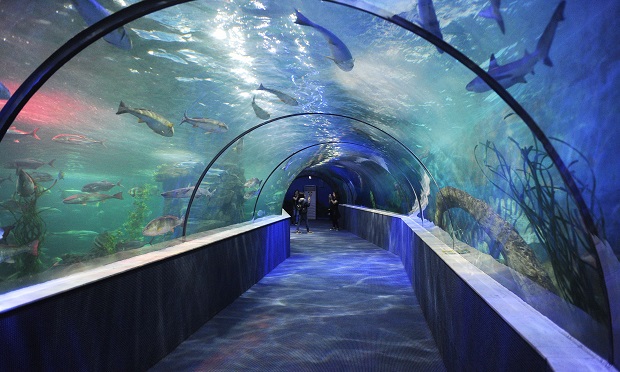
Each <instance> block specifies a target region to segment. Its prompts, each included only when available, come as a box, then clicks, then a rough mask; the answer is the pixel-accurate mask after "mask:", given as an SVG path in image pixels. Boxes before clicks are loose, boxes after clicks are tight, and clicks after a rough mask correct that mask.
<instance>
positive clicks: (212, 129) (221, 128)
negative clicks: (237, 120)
mask: <svg viewBox="0 0 620 372" xmlns="http://www.w3.org/2000/svg"><path fill="white" fill-rule="evenodd" d="M183 123H190V124H191V125H192V126H193V127H194V128H200V129H202V130H204V131H205V133H224V132H226V131H228V125H226V124H225V123H222V122H221V121H219V120H215V119H209V118H190V117H188V116H187V111H186V112H184V113H183V120H181V123H180V124H179V125H181V124H183Z"/></svg>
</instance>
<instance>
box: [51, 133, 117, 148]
mask: <svg viewBox="0 0 620 372" xmlns="http://www.w3.org/2000/svg"><path fill="white" fill-rule="evenodd" d="M52 141H54V142H59V143H66V144H68V145H92V144H93V143H100V144H102V145H103V147H106V145H105V143H103V141H99V140H96V139H92V138H89V137H86V136H83V135H81V134H59V135H56V136H54V137H52Z"/></svg>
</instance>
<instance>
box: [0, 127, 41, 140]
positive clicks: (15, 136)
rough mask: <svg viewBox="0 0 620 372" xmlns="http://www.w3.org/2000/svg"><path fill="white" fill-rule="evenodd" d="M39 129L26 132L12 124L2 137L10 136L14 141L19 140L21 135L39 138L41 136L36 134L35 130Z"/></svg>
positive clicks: (36, 130)
mask: <svg viewBox="0 0 620 372" xmlns="http://www.w3.org/2000/svg"><path fill="white" fill-rule="evenodd" d="M39 129H41V128H35V129H34V130H33V131H32V132H26V131H23V130H19V129H17V127H15V126H12V127H10V128H9V130H7V131H6V134H5V135H4V137H5V138H12V139H13V141H15V142H19V138H20V137H23V136H32V137H34V139H36V140H40V139H41V138H39V136H37V132H38V131H39Z"/></svg>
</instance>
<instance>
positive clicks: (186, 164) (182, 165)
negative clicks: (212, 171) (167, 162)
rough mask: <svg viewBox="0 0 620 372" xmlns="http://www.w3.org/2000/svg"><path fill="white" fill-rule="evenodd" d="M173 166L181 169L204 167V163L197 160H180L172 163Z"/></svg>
mask: <svg viewBox="0 0 620 372" xmlns="http://www.w3.org/2000/svg"><path fill="white" fill-rule="evenodd" d="M174 167H175V168H183V169H205V165H204V163H202V162H199V161H182V162H180V163H176V164H175V165H174Z"/></svg>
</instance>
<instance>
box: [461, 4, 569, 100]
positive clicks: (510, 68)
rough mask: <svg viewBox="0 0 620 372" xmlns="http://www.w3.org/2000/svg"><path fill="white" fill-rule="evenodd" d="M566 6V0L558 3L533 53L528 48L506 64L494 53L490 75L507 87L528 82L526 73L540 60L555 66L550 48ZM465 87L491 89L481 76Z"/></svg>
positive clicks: (473, 90)
mask: <svg viewBox="0 0 620 372" xmlns="http://www.w3.org/2000/svg"><path fill="white" fill-rule="evenodd" d="M565 6H566V1H561V2H560V3H559V4H558V6H557V7H556V9H555V11H554V12H553V16H552V17H551V19H550V20H549V23H548V24H547V27H545V30H544V31H543V33H542V35H541V36H540V39H539V40H538V44H537V45H536V50H535V51H534V52H533V53H531V54H530V53H528V52H527V50H526V51H525V54H524V55H523V57H522V58H520V59H518V60H516V61H513V62H510V63H507V64H505V65H500V64H498V63H497V60H496V59H495V55H494V54H492V55H491V59H490V61H489V69H488V73H489V75H491V76H492V77H493V78H494V79H495V80H497V82H498V83H500V84H501V85H502V86H503V87H504V88H506V89H507V88H510V87H511V86H513V85H515V84H517V83H526V82H527V81H526V80H525V75H527V74H529V73H530V72H531V73H534V66H535V65H536V63H538V61H540V60H542V61H543V63H544V64H545V65H547V66H550V67H551V66H553V63H552V62H551V59H549V50H550V49H551V43H552V41H553V37H554V36H555V31H556V29H557V27H558V24H559V23H560V21H563V20H564V7H565ZM465 88H466V89H467V90H468V91H470V92H476V93H482V92H486V91H488V90H490V89H491V88H490V87H489V86H488V85H487V83H485V82H484V80H482V78H481V77H480V76H477V77H476V78H475V79H473V80H472V81H470V82H469V83H468V84H467V86H466V87H465Z"/></svg>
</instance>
